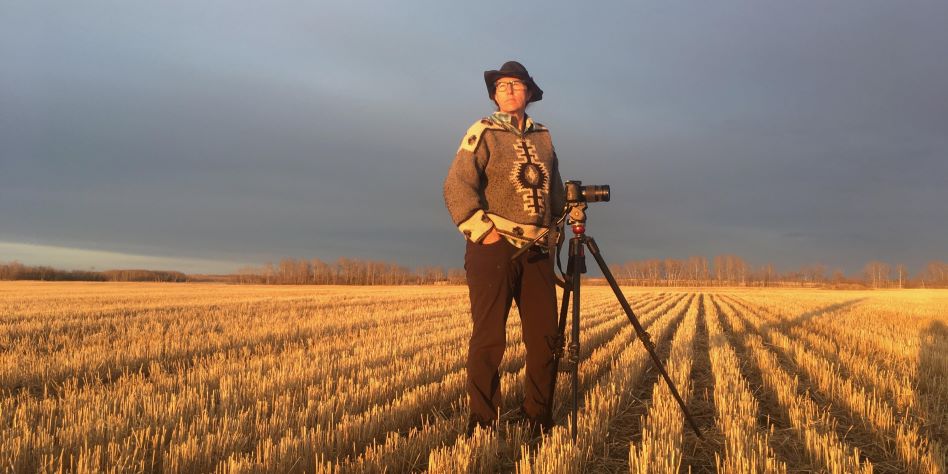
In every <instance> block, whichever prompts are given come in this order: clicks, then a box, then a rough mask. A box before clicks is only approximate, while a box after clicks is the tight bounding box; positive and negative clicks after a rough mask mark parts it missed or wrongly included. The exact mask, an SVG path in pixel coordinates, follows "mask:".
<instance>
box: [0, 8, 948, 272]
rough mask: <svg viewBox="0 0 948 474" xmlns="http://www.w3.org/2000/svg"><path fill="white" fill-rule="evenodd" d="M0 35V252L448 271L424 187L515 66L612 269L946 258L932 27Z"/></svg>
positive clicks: (683, 25) (43, 22)
mask: <svg viewBox="0 0 948 474" xmlns="http://www.w3.org/2000/svg"><path fill="white" fill-rule="evenodd" d="M2 8H3V12H2V13H3V14H2V15H0V60H2V61H3V64H4V65H5V66H4V68H3V69H2V72H0V143H2V156H0V160H2V161H0V217H2V222H3V224H2V226H0V241H7V242H30V243H33V244H45V245H56V246H62V247H75V248H81V249H92V250H108V251H114V252H124V253H133V254H143V255H152V256H165V257H168V258H172V257H181V258H192V259H204V260H213V261H231V262H234V267H236V266H238V265H239V264H241V263H254V264H257V263H262V262H264V261H266V260H277V259H279V258H280V257H283V256H293V257H320V258H324V259H330V260H331V259H335V258H337V257H339V256H351V257H361V258H373V259H390V260H397V261H399V262H400V263H402V264H406V265H410V266H415V265H425V264H445V265H449V266H460V252H461V251H462V249H463V244H462V241H461V236H460V234H459V233H458V232H457V231H456V230H455V229H454V228H453V226H451V224H450V222H449V218H448V215H447V212H446V211H445V210H444V207H443V201H442V198H441V183H442V180H443V178H444V173H445V172H446V171H447V167H448V165H449V164H450V160H451V159H452V157H453V153H454V151H455V150H456V147H457V143H458V140H459V138H460V136H461V135H462V134H463V132H464V129H465V128H466V127H467V126H468V124H469V123H470V122H472V121H473V120H474V119H476V118H477V117H479V116H481V115H483V114H486V113H488V112H489V111H490V106H491V104H490V103H489V101H488V99H487V97H486V92H485V90H484V86H483V80H482V78H481V72H482V71H483V70H484V69H488V68H495V67H497V66H499V65H500V64H501V63H502V62H503V61H505V60H506V59H509V58H518V59H521V60H522V61H523V62H524V63H525V64H526V65H527V67H528V68H529V69H530V70H531V72H532V73H533V74H534V75H535V76H536V77H537V80H538V82H539V83H540V85H541V87H543V88H544V89H545V91H546V95H545V99H544V100H543V101H542V102H539V103H537V104H535V105H534V106H533V107H532V108H531V113H532V114H533V115H534V116H535V117H537V118H538V119H539V120H540V121H542V122H544V123H547V124H548V125H550V126H551V128H552V130H553V136H554V143H555V144H556V146H557V151H558V154H559V156H560V158H561V162H562V165H561V166H562V171H563V174H564V176H566V177H573V178H576V179H582V180H583V181H584V182H587V183H608V184H611V185H612V186H613V192H614V196H615V199H614V200H613V202H611V203H609V204H603V205H597V206H596V207H594V208H593V209H592V210H591V211H590V215H591V219H593V221H592V222H591V232H594V235H595V236H596V237H597V238H598V240H599V241H600V242H601V243H602V245H603V246H604V250H605V251H606V252H607V254H606V256H607V257H608V258H610V260H613V261H622V260H625V259H630V258H648V257H663V256H673V257H686V256H688V255H694V254H701V255H708V256H710V255H713V254H716V253H722V252H728V253H736V254H739V255H743V256H745V257H746V258H748V259H750V260H751V261H752V262H755V263H763V262H767V261H773V262H775V263H777V264H778V265H781V266H784V267H789V266H794V265H799V264H803V263H807V262H812V261H822V262H824V263H827V264H829V265H833V266H843V267H844V268H846V269H848V270H855V269H858V268H859V267H860V266H861V265H862V263H864V262H865V261H868V260H871V259H885V260H888V261H890V262H893V263H896V262H904V263H908V264H910V265H913V266H915V267H917V266H919V265H921V264H922V263H923V262H924V261H926V260H928V259H931V258H945V256H946V255H945V254H946V246H945V244H944V242H945V241H946V239H948V224H946V223H948V212H946V211H945V206H944V205H943V203H944V202H945V201H948V193H946V191H945V187H944V181H945V177H946V176H948V165H946V163H948V156H946V151H948V139H946V134H945V131H946V130H948V103H946V97H948V96H946V95H945V94H944V92H943V84H945V83H948V64H946V62H945V61H943V60H942V59H941V55H942V54H943V51H945V50H946V48H948V34H946V33H945V32H944V31H943V30H944V28H942V25H943V24H944V19H946V18H948V7H945V6H943V5H942V4H935V3H930V2H900V3H895V2H855V1H853V2H833V3H832V4H828V3H825V2H802V3H801V2H794V3H793V4H789V3H787V4H769V5H762V4H760V3H759V2H731V3H728V4H726V5H722V4H720V3H716V4H714V5H710V4H705V3H698V2H695V3H692V4H688V5H685V4H668V3H661V4H639V5H631V6H629V5H624V4H623V5H614V6H610V7H608V8H606V7H600V8H596V9H594V10H592V11H590V10H588V9H587V7H582V6H578V5H572V4H562V5H557V4H549V3H543V4H542V6H541V5H527V4H508V3H502V4H497V5H486V6H485V8H477V9H471V8H468V7H464V6H461V5H458V6H452V5H450V4H445V3H444V2H432V3H429V4H427V5H425V4H413V5H410V6H400V7H399V8H397V9H395V8H390V7H385V5H384V4H380V5H378V8H369V9H366V8H365V6H364V5H352V6H351V7H344V6H338V5H337V6H323V5H319V6H316V5H313V4H307V3H295V2H283V3H278V4H267V5H262V4H261V5H255V4H240V5H238V4H234V3H233V2H221V3H213V4H212V3H202V4H201V5H200V6H198V5H196V4H194V3H193V2H187V3H183V2H182V3H177V4H170V3H162V5H161V6H160V7H158V6H143V5H140V4H137V5H130V4H126V3H121V2H116V3H97V4H95V5H90V4H88V3H84V4H83V5H81V6H79V5H78V4H76V5H73V4H69V3H61V4H44V3H39V2H30V3H23V4H17V5H9V4H8V5H7V6H5V7H2ZM512 19H517V20H516V21H513V20H512ZM523 19H527V20H528V21H524V20H523ZM512 25H515V26H516V28H517V29H516V30H512V29H511V26H512ZM0 260H4V258H3V256H0Z"/></svg>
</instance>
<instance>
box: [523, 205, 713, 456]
mask: <svg viewBox="0 0 948 474" xmlns="http://www.w3.org/2000/svg"><path fill="white" fill-rule="evenodd" d="M566 207H567V208H568V209H569V212H564V213H563V217H561V218H560V219H559V220H558V221H557V222H556V223H554V224H553V226H551V227H550V228H547V229H546V230H544V231H543V232H542V233H540V235H538V236H537V237H536V239H534V241H533V243H534V244H535V243H536V242H538V241H539V240H541V239H542V238H543V237H545V236H546V235H547V234H549V233H550V230H551V229H560V228H561V227H562V225H563V224H564V222H565V221H566V220H567V219H568V220H569V224H570V226H571V228H572V231H573V237H572V238H570V239H569V260H568V261H567V264H566V273H565V275H564V277H563V280H564V281H563V282H562V283H560V285H561V286H562V287H563V301H562V304H561V306H560V315H559V326H558V332H557V337H556V339H555V340H554V341H553V364H552V366H553V367H552V371H553V377H552V378H551V382H550V392H549V394H550V395H549V399H548V401H547V410H548V413H550V414H551V415H552V414H553V394H554V393H556V376H557V374H558V373H559V372H560V367H559V364H560V360H561V359H562V358H563V350H564V346H565V345H566V339H565V335H566V313H567V312H568V310H569V304H570V297H572V303H573V305H572V306H573V308H572V309H573V311H572V315H573V318H572V325H571V331H570V342H569V346H568V347H566V354H567V355H566V359H565V363H566V364H565V367H564V368H563V369H564V371H566V372H569V373H570V378H571V379H572V382H573V384H572V385H573V387H572V398H573V406H572V414H571V423H570V435H571V436H572V438H573V441H576V425H577V421H578V420H579V418H578V415H579V362H580V360H579V340H580V337H579V317H580V309H579V306H580V304H579V302H580V282H581V280H582V274H583V273H586V253H585V249H587V248H588V249H589V253H591V254H592V256H593V258H594V259H595V260H596V263H597V264H598V265H599V269H600V270H602V274H603V275H605V277H606V281H608V282H609V286H610V287H612V292H613V293H615V295H616V299H618V300H619V305H621V306H622V309H623V310H625V315H626V316H627V317H628V318H629V322H630V323H632V327H633V328H635V334H636V335H637V336H638V338H639V340H641V341H642V345H643V346H645V350H646V351H648V353H649V355H650V356H651V357H652V362H653V363H654V364H655V368H657V369H658V372H659V373H660V374H661V375H662V378H664V379H665V382H666V383H667V384H668V388H669V389H670V390H671V394H672V396H673V397H675V400H676V401H677V402H678V405H679V406H680V407H681V411H682V413H684V415H685V419H687V420H688V424H690V425H691V428H692V429H693V430H694V432H695V434H696V435H697V436H698V438H701V439H704V436H702V435H701V430H699V429H698V425H697V424H696V423H695V421H694V419H693V418H692V417H691V413H689V412H688V409H687V408H686V407H685V402H684V401H683V400H682V399H681V395H679V394H678V389H676V388H675V384H674V383H672V381H671V378H670V377H669V376H668V372H666V371H665V367H664V366H663V365H662V361H661V359H659V357H658V354H657V353H656V352H655V344H654V343H653V342H652V337H651V336H650V335H649V333H648V332H647V331H646V330H645V328H643V327H642V325H641V324H640V323H639V320H638V318H636V317H635V313H633V312H632V307H631V306H630V305H629V302H628V301H627V300H626V299H625V295H623V294H622V290H621V289H619V284H618V283H616V279H615V277H613V276H612V272H611V271H610V270H609V266H608V265H607V264H606V261H605V260H604V259H603V257H602V253H600V251H599V246H598V245H596V241H595V239H593V238H592V237H591V236H589V235H587V234H586V203H585V202H583V201H575V202H574V201H570V202H567V204H566ZM551 246H552V245H551ZM529 247H530V246H529V245H527V246H524V248H522V249H520V251H518V252H517V253H516V254H514V256H513V257H512V258H514V259H516V258H517V257H519V256H520V254H522V253H523V252H525V251H526V250H527V249H528V248H529ZM557 255H558V252H557Z"/></svg>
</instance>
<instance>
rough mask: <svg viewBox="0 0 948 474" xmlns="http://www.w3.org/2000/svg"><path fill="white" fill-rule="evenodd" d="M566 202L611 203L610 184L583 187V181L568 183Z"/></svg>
mask: <svg viewBox="0 0 948 474" xmlns="http://www.w3.org/2000/svg"><path fill="white" fill-rule="evenodd" d="M565 186H566V202H568V203H577V202H600V201H601V202H609V185H608V184H590V185H588V186H583V182H582V181H567V182H566V184H565Z"/></svg>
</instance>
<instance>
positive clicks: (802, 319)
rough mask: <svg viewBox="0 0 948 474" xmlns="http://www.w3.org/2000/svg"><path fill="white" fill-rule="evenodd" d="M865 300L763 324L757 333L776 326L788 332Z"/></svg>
mask: <svg viewBox="0 0 948 474" xmlns="http://www.w3.org/2000/svg"><path fill="white" fill-rule="evenodd" d="M865 300H866V298H856V299H852V300H847V301H843V302H840V303H834V304H831V305H828V306H824V307H822V308H816V309H813V310H810V311H807V312H805V313H801V314H799V315H797V316H794V317H792V318H789V319H785V320H780V321H779V322H778V323H770V322H765V323H764V324H762V325H761V326H760V328H759V331H760V334H762V335H764V334H767V333H768V332H769V331H770V330H771V329H772V328H774V327H776V326H779V327H780V328H782V329H784V330H788V329H790V328H792V327H794V326H799V325H801V324H804V323H806V322H807V321H809V320H811V319H814V318H818V317H820V316H823V315H825V314H829V313H833V312H836V311H840V310H843V309H846V308H849V307H851V306H855V305H856V304H858V303H860V302H862V301H865ZM738 301H739V302H740V303H741V305H742V306H744V308H745V309H746V310H748V311H755V308H754V306H753V305H751V304H750V303H747V302H746V301H741V300H738Z"/></svg>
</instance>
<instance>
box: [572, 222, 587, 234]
mask: <svg viewBox="0 0 948 474" xmlns="http://www.w3.org/2000/svg"><path fill="white" fill-rule="evenodd" d="M585 232H586V226H584V225H582V224H574V225H573V233H574V234H576V235H582V234H583V233H585Z"/></svg>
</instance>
